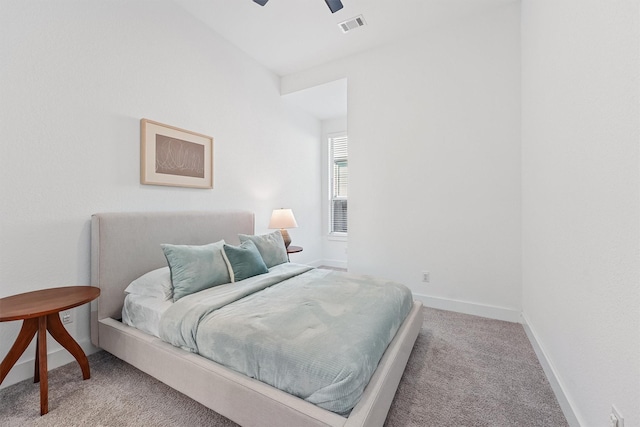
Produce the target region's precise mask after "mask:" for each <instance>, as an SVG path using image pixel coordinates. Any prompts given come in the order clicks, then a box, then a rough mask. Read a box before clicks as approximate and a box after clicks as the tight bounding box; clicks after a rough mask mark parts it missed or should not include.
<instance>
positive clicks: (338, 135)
mask: <svg viewBox="0 0 640 427" xmlns="http://www.w3.org/2000/svg"><path fill="white" fill-rule="evenodd" d="M342 138H347V147H348V137H347V133H346V132H335V133H330V134H327V147H328V151H329V153H328V159H329V161H328V165H327V166H328V178H329V179H328V190H329V192H328V193H329V194H328V202H329V212H328V213H329V215H328V218H327V220H328V230H329V239H330V240H340V241H345V240H346V239H347V236H348V230H347V232H341V231H333V228H334V227H333V225H334V221H333V203H334V200H348V195H347V197H340V196H336V195H335V194H334V188H335V187H334V169H333V168H334V150H333V145H334V140H335V139H342ZM347 152H348V148H347ZM348 158H349V156H348V154H347V164H348ZM347 167H348V166H347ZM348 182H349V180H348V172H347V185H348ZM348 218H349V216H348V213H347V223H348Z"/></svg>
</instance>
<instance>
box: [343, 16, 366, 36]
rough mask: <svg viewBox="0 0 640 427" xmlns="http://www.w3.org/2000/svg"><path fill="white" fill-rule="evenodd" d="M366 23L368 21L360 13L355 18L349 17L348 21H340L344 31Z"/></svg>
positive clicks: (346, 31)
mask: <svg viewBox="0 0 640 427" xmlns="http://www.w3.org/2000/svg"><path fill="white" fill-rule="evenodd" d="M365 24H366V22H364V18H363V17H362V15H358V16H356V17H355V18H351V19H347V20H346V21H344V22H341V23H339V24H338V25H339V26H340V29H341V30H342V32H343V33H348V32H349V31H351V30H354V29H356V28H358V27H362V26H364V25H365Z"/></svg>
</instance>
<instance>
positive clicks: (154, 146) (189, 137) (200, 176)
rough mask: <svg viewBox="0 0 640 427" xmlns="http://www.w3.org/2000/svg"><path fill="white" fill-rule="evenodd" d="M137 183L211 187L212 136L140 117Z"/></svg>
mask: <svg viewBox="0 0 640 427" xmlns="http://www.w3.org/2000/svg"><path fill="white" fill-rule="evenodd" d="M140 183H141V184H147V185H168V186H172V187H190V188H213V138H212V137H210V136H207V135H203V134H200V133H197V132H191V131H188V130H185V129H180V128H177V127H175V126H169V125H166V124H162V123H158V122H155V121H153V120H149V119H141V120H140Z"/></svg>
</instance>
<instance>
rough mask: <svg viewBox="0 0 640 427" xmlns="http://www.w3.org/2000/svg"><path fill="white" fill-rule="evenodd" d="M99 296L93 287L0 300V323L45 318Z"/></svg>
mask: <svg viewBox="0 0 640 427" xmlns="http://www.w3.org/2000/svg"><path fill="white" fill-rule="evenodd" d="M99 295H100V289H99V288H96V287H93V286H66V287H62V288H50V289H41V290H39V291H33V292H26V293H24V294H18V295H13V296H10V297H6V298H0V322H8V321H10V320H24V319H31V318H34V317H41V316H46V315H48V314H52V313H58V312H60V311H62V310H68V309H70V308H73V307H77V306H79V305H82V304H86V303H88V302H90V301H93V300H94V299H96V298H98V296H99Z"/></svg>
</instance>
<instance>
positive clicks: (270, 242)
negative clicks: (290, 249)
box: [238, 230, 289, 268]
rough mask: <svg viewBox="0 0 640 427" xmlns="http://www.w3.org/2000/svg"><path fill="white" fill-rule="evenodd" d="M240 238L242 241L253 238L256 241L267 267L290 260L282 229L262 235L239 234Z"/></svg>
mask: <svg viewBox="0 0 640 427" xmlns="http://www.w3.org/2000/svg"><path fill="white" fill-rule="evenodd" d="M238 238H239V239H240V241H241V242H246V241H247V240H251V241H252V242H253V243H255V245H256V247H257V248H258V251H259V252H260V256H262V260H263V261H264V263H265V264H266V265H267V268H271V267H273V266H275V265H278V264H282V263H285V262H288V261H289V258H288V257H287V248H285V247H284V240H283V239H282V233H280V230H276V231H274V232H273V233H269V234H263V235H261V236H250V235H247V234H238Z"/></svg>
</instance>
